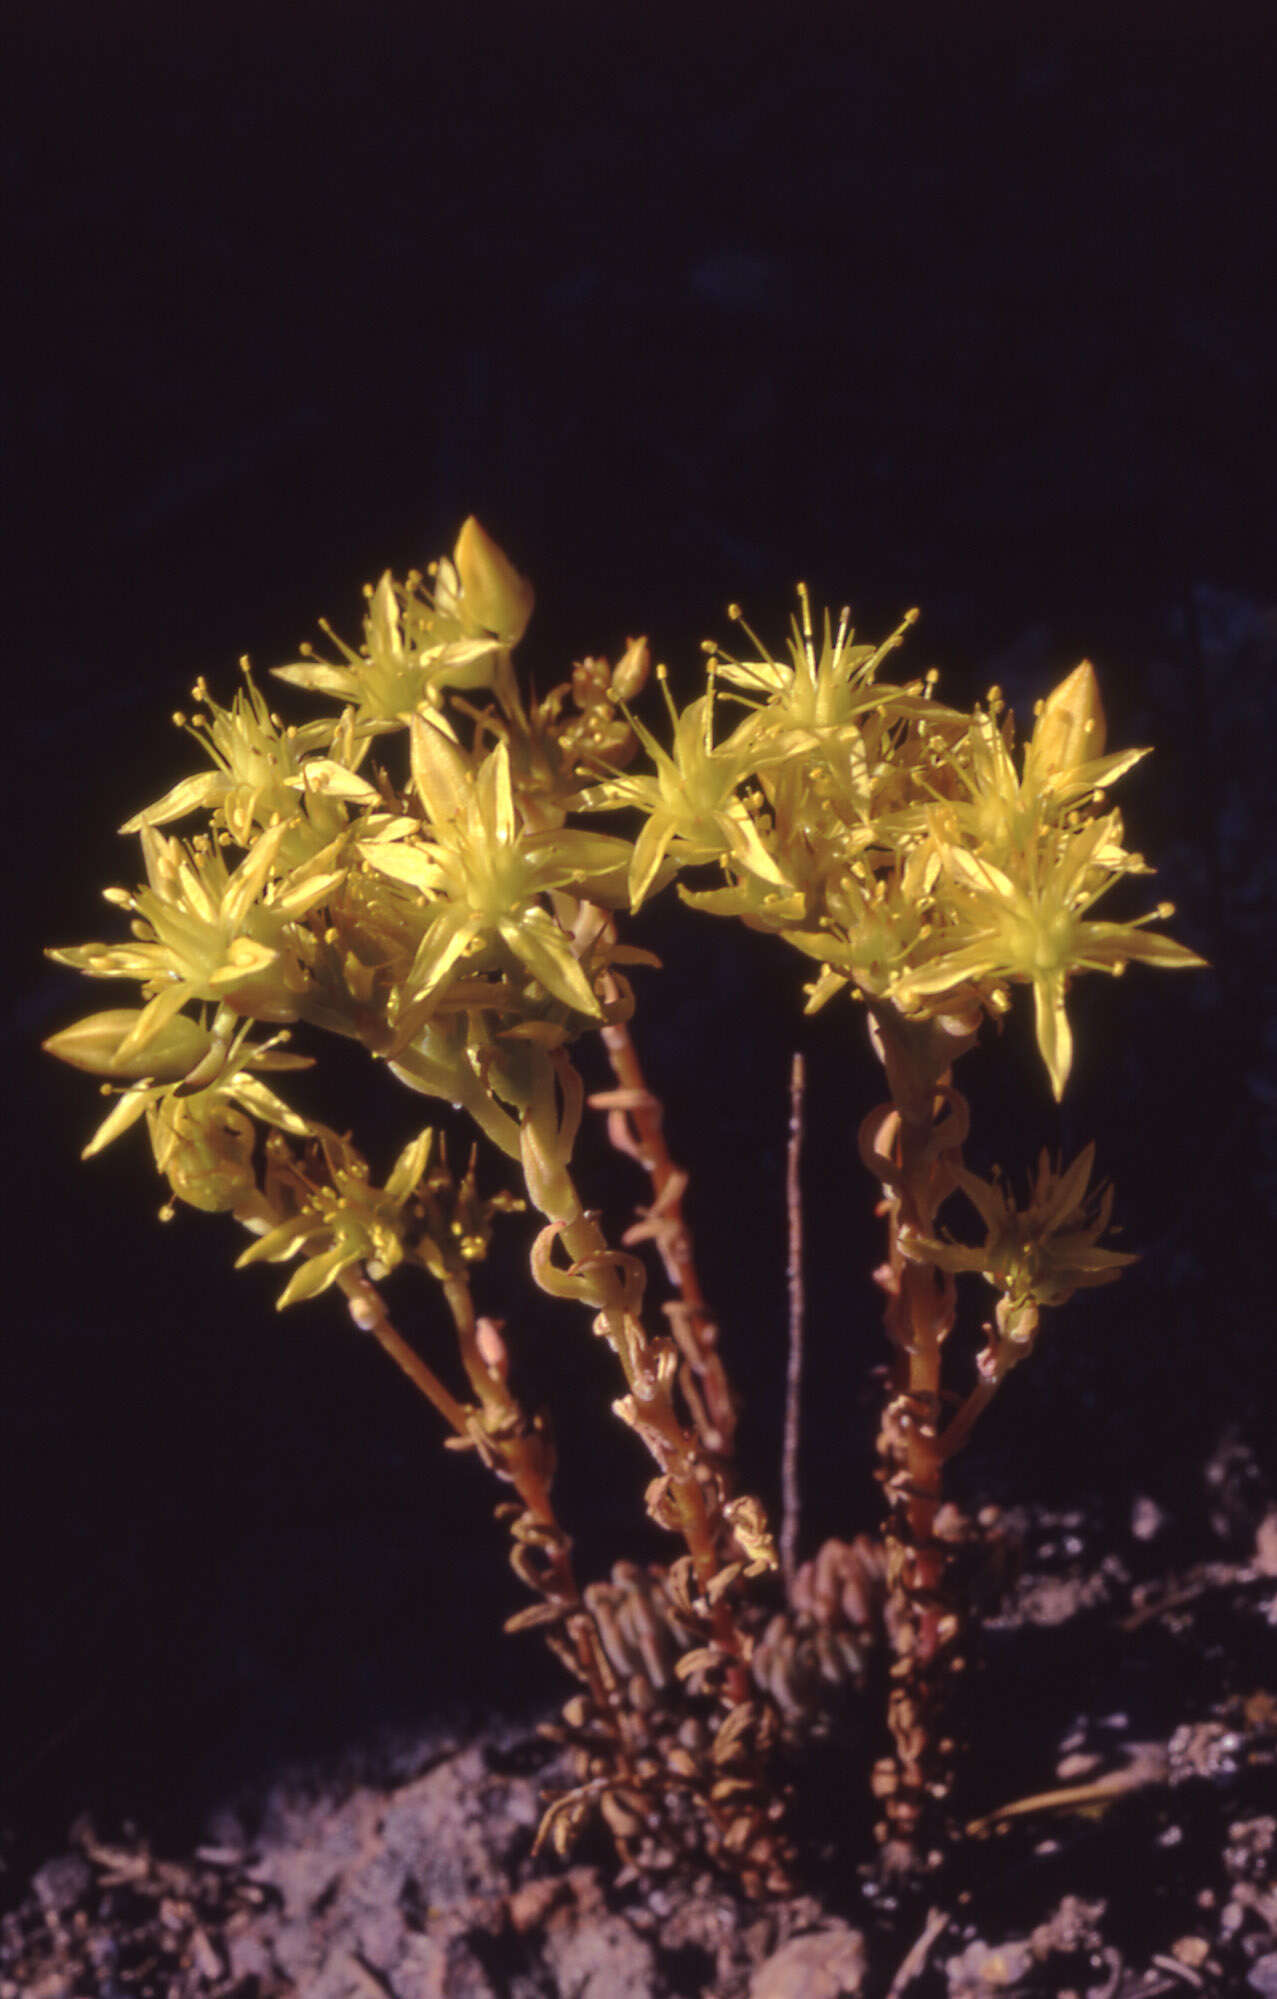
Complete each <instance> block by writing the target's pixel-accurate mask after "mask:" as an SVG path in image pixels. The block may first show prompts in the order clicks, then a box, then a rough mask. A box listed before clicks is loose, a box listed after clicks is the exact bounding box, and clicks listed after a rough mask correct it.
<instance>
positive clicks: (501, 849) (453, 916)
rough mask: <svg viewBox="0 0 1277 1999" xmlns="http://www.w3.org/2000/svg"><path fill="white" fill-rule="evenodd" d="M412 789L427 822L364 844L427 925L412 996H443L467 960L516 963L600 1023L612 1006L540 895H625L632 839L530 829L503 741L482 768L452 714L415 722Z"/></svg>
mask: <svg viewBox="0 0 1277 1999" xmlns="http://www.w3.org/2000/svg"><path fill="white" fill-rule="evenodd" d="M411 736H412V771H413V787H414V790H415V792H416V794H417V798H418V800H419V801H420V804H421V807H422V810H423V812H424V815H425V827H424V828H423V827H422V825H421V824H420V823H419V822H418V821H416V820H413V819H409V818H395V819H391V820H389V821H388V822H386V824H385V825H384V826H381V827H377V828H374V830H373V831H372V832H371V833H370V834H369V836H368V838H366V839H364V840H361V841H360V842H359V852H360V855H361V857H362V859H363V860H364V862H365V863H366V864H367V866H368V867H370V868H372V869H375V870H376V871H377V872H378V873H380V874H383V875H389V876H390V877H391V879H392V880H394V881H397V882H402V883H404V884H405V885H406V886H408V887H409V888H412V889H415V890H417V891H418V892H419V894H420V895H421V897H422V898H423V906H424V909H425V911H426V916H427V923H426V929H425V934H424V935H423V937H422V939H421V942H420V945H419V947H418V949H417V952H416V956H415V958H414V960H413V962H412V965H411V967H410V968H409V969H408V971H407V973H406V974H405V976H404V979H403V981H402V989H403V998H404V999H405V1000H407V999H411V1000H412V1001H414V1002H415V1001H419V1000H422V999H424V998H427V997H428V996H429V995H430V994H432V993H434V992H436V991H437V990H439V988H440V987H442V985H443V983H444V981H445V980H446V979H447V977H448V975H449V973H450V972H451V971H452V969H453V967H454V966H455V965H456V964H457V963H458V961H459V960H461V959H462V958H466V957H468V958H475V957H479V956H480V955H481V954H483V953H493V954H495V956H494V959H493V962H494V964H495V965H496V966H497V968H500V967H501V966H502V964H503V963H504V964H508V962H509V960H510V959H513V960H514V961H515V963H516V964H517V965H518V966H520V967H521V968H522V970H523V971H524V972H525V973H528V974H530V975H531V976H532V978H534V979H536V980H537V981H538V983H539V984H540V985H541V986H543V987H544V988H545V990H546V992H547V993H549V994H550V995H551V996H552V997H553V998H554V999H556V1000H558V1001H560V1002H561V1003H562V1004H563V1005H564V1006H567V1007H571V1008H573V1009H574V1010H575V1011H576V1012H578V1013H584V1014H588V1015H589V1016H591V1018H593V1019H596V1020H597V1019H598V1018H600V1017H601V1013H602V1008H601V1007H600V1004H599V1001H598V1000H597V998H596V997H595V994H594V992H593V990H592V988H591V986H590V983H589V980H588V979H587V978H586V975H585V973H584V971H583V970H582V968H581V965H580V962H579V961H578V959H577V957H576V955H575V954H574V952H573V949H572V941H571V939H570V938H569V936H568V934H567V932H566V931H565V930H564V929H563V928H562V927H561V926H560V925H559V923H558V922H556V920H555V918H554V916H553V915H552V914H551V912H550V910H549V909H548V908H547V907H546V906H545V903H544V901H543V900H542V898H543V897H544V896H545V895H546V894H547V893H548V892H549V891H551V890H554V889H560V888H569V889H571V890H572V891H573V892H574V893H577V894H579V895H581V896H583V897H586V898H588V900H590V901H591V902H600V903H604V904H605V905H611V906H615V905H616V903H617V902H618V901H620V900H621V899H622V898H623V895H624V888H623V883H624V876H625V870H626V868H627V866H628V863H629V859H630V848H629V845H628V843H627V842H626V841H624V840H616V839H611V838H609V837H608V836H607V835H606V834H601V833H585V832H580V831H576V830H574V829H573V828H570V827H556V828H552V829H546V830H542V831H529V830H527V828H526V827H524V826H523V825H522V824H521V823H520V816H519V813H518V810H517V808H516V804H515V798H514V792H513V788H512V786H511V782H510V753H509V748H508V745H507V743H506V742H505V740H504V739H503V740H502V741H501V742H499V743H498V744H497V745H496V747H495V748H494V749H492V750H491V751H489V753H488V754H487V756H486V757H484V758H483V760H482V762H481V763H479V765H478V766H477V768H476V767H475V766H474V765H473V764H472V762H471V760H470V759H469V758H468V757H467V756H466V755H465V753H464V752H463V751H462V749H461V747H460V745H459V743H457V741H456V740H455V738H454V736H453V735H452V733H451V731H450V729H449V727H448V725H447V723H446V722H444V721H443V720H442V719H440V718H438V717H435V716H433V715H431V714H429V713H427V712H424V711H420V712H418V713H417V714H415V715H414V716H413V719H412V728H411Z"/></svg>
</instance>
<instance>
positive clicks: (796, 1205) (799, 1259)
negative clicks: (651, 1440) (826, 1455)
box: [780, 1053, 807, 1594]
mask: <svg viewBox="0 0 1277 1999" xmlns="http://www.w3.org/2000/svg"><path fill="white" fill-rule="evenodd" d="M806 1085H807V1071H806V1064H805V1063H804V1061H803V1058H802V1056H801V1054H798V1053H795V1055H794V1059H793V1063H792V1065H791V1067H790V1071H789V1149H788V1152H787V1154H786V1158H785V1212H786V1216H787V1218H788V1225H789V1258H788V1278H789V1353H788V1357H787V1362H786V1367H785V1430H784V1440H783V1443H782V1445H781V1457H780V1509H781V1510H780V1573H781V1576H782V1577H783V1579H784V1583H785V1591H786V1594H789V1593H790V1592H791V1591H792V1589H793V1582H794V1576H795V1573H796V1571H797V1566H798V1527H799V1519H800V1512H801V1498H800V1493H799V1486H798V1456H799V1441H800V1437H801V1432H802V1384H803V1329H804V1319H805V1314H806V1296H805V1286H804V1282H803V1192H802V1177H801V1171H800V1169H801V1165H802V1152H803V1102H804V1097H805V1094H806Z"/></svg>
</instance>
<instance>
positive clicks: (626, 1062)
mask: <svg viewBox="0 0 1277 1999" xmlns="http://www.w3.org/2000/svg"><path fill="white" fill-rule="evenodd" d="M604 991H605V997H608V998H614V997H615V996H616V993H615V981H614V980H611V979H609V980H608V981H607V982H605V988H604ZM599 1038H600V1040H601V1041H602V1043H603V1046H604V1047H605V1048H606V1050H607V1054H608V1060H609V1061H610V1062H611V1064H612V1073H613V1075H614V1076H615V1077H616V1085H617V1086H616V1088H615V1089H614V1090H598V1091H596V1092H594V1094H593V1095H592V1096H591V1097H590V1100H589V1101H590V1106H591V1109H593V1110H601V1111H606V1113H607V1127H608V1135H609V1137H610V1138H611V1140H612V1143H613V1145H615V1146H616V1147H617V1149H618V1150H619V1151H621V1152H627V1153H629V1155H630V1156H631V1157H632V1158H634V1159H636V1160H637V1161H638V1162H639V1164H640V1165H641V1166H642V1167H643V1169H644V1171H645V1172H646V1173H647V1174H648V1176H649V1178H650V1180H651V1182H652V1194H653V1199H652V1204H651V1206H650V1207H648V1208H644V1209H641V1210H640V1219H639V1221H638V1222H637V1223H636V1224H635V1225H634V1226H633V1227H631V1228H629V1229H627V1230H626V1232H625V1234H624V1235H623V1236H622V1238H621V1240H622V1242H623V1243H624V1244H625V1245H626V1246H627V1247H628V1246H630V1245H632V1244H634V1243H638V1242H645V1241H651V1242H653V1243H655V1245H656V1248H657V1251H658V1253H659V1255H660V1258H661V1261H662V1263H663V1264H664V1266H665V1273H666V1276H667V1277H668V1278H669V1281H670V1283H671V1284H672V1285H673V1286H674V1287H675V1289H676V1290H677V1292H678V1297H677V1299H672V1300H670V1301H669V1302H668V1303H667V1304H666V1305H665V1306H664V1307H663V1310H664V1312H665V1315H666V1317H667V1318H668V1319H669V1322H670V1325H671V1327H672V1329H673V1333H674V1338H675V1340H676V1341H677V1342H678V1347H679V1351H680V1352H681V1354H682V1356H683V1361H684V1367H683V1371H682V1374H681V1377H680V1384H679V1385H680V1387H681V1389H682V1392H683V1397H684V1400H685V1401H686V1403H687V1406H688V1409H689V1410H690V1412H691V1415H692V1419H693V1421H694V1422H695V1424H696V1428H697V1432H698V1434H699V1436H700V1439H701V1442H702V1444H703V1445H704V1447H705V1449H706V1450H707V1451H708V1452H709V1453H710V1454H711V1456H712V1457H713V1458H714V1460H715V1462H716V1463H717V1464H718V1465H719V1468H720V1470H722V1471H724V1473H726V1471H727V1468H728V1467H729V1466H730V1463H731V1459H732V1452H733V1447H734V1444H735V1440H736V1404H735V1401H734V1399H733V1396H732V1391H731V1386H730V1384H729V1382H728V1379H727V1374H726V1372H725V1370H724V1367H723V1362H722V1357H721V1355H720V1354H719V1351H718V1327H717V1325H716V1324H715V1321H714V1317H713V1314H712V1313H711V1311H710V1309H709V1306H708V1305H707V1304H706V1302H705V1294H704V1292H703V1291H702V1289H701V1281H700V1276H699V1273H698V1271H697V1268H696V1257H695V1252H694V1250H693V1246H692V1235H691V1230H690V1229H689V1228H688V1226H687V1222H686V1220H685V1219H684V1216H683V1193H684V1190H685V1188H686V1186H687V1174H686V1173H685V1172H684V1170H683V1168H682V1167H680V1166H676V1165H675V1163H674V1161H673V1160H672V1159H671V1157H670V1152H669V1147H668V1146H667V1145H666V1143H665V1131H664V1119H663V1115H662V1110H661V1103H660V1099H659V1098H658V1097H655V1096H653V1094H652V1091H651V1089H650V1088H649V1086H648V1083H647V1079H646V1077H645V1076H644V1074H643V1068H642V1064H641V1062H640V1061H639V1055H638V1050H637V1049H636V1048H635V1046H634V1040H633V1037H632V1035H631V1034H630V1030H629V1026H628V1024H627V1022H625V1021H624V1020H617V1021H614V1022H612V1023H610V1024H609V1025H608V1026H606V1027H603V1028H601V1029H600V1030H599Z"/></svg>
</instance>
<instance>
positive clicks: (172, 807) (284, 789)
mask: <svg viewBox="0 0 1277 1999" xmlns="http://www.w3.org/2000/svg"><path fill="white" fill-rule="evenodd" d="M240 665H241V667H242V669H243V673H244V686H243V687H242V688H241V690H240V692H239V693H238V694H236V696H235V698H234V700H233V701H232V703H231V705H230V707H229V708H223V707H222V706H221V705H220V704H219V703H218V702H216V701H215V700H214V699H213V697H212V695H211V694H210V693H209V691H208V685H207V683H206V682H205V681H203V680H197V681H196V683H195V686H194V687H193V688H192V690H191V692H192V695H193V697H194V698H195V700H197V701H199V702H200V703H201V704H202V705H203V707H204V708H205V709H206V711H207V712H206V713H205V714H198V713H197V714H195V715H194V716H193V717H191V719H190V720H189V721H188V719H187V717H186V716H185V715H182V714H178V715H175V716H174V718H173V719H174V721H175V722H176V723H177V724H178V726H179V727H180V728H184V729H186V730H187V731H188V733H189V734H191V735H192V736H194V737H195V740H196V741H197V742H198V743H199V745H200V748H201V749H202V750H203V751H204V753H205V755H206V756H208V757H209V758H211V760H212V762H213V764H214V769H212V770H210V771H202V772H200V773H198V774H197V775H196V776H194V777H184V778H183V779H182V780H181V782H180V783H179V784H175V785H174V786H173V787H172V789H171V790H169V791H166V792H165V793H164V796H163V797H162V798H158V799H156V801H155V803H154V804H153V805H148V806H147V807H146V809H145V811H143V812H136V813H134V815H133V817H132V818H131V819H127V820H126V821H125V822H124V824H123V826H121V828H120V831H121V833H140V832H141V831H142V828H143V826H145V825H151V826H167V825H168V824H169V823H170V821H171V820H174V819H183V818H185V817H186V815H187V813H189V812H195V811H197V810H202V811H205V812H208V813H210V814H215V815H217V816H218V817H220V819H221V822H222V824H223V825H224V826H225V827H226V829H227V831H228V832H229V833H230V834H231V837H232V838H233V839H234V840H235V841H236V843H237V844H238V845H239V846H241V847H247V846H248V845H249V844H250V842H251V841H252V838H253V832H254V828H255V827H256V828H261V827H265V826H267V825H269V823H270V821H271V820H272V819H273V818H281V819H291V818H292V817H293V815H294V814H295V813H296V811H297V800H296V798H295V797H294V796H293V794H292V792H291V791H290V790H289V781H290V779H294V778H297V777H298V776H299V774H300V772H301V770H302V767H303V760H304V756H305V754H306V752H307V751H310V750H313V749H315V748H316V747H318V746H319V745H320V744H322V743H326V742H328V740H329V739H330V738H331V736H332V733H333V725H332V724H331V723H329V722H318V723H311V724H310V725H309V726H308V727H307V728H302V729H297V728H288V729H286V728H284V727H283V726H282V725H281V724H280V722H279V718H278V717H277V716H275V715H272V714H271V712H270V710H269V709H268V707H267V705H266V702H265V700H264V699H263V697H262V693H261V690H260V689H259V688H258V687H257V686H256V684H255V683H254V681H253V677H252V673H251V671H250V669H249V665H248V661H247V660H241V662H240ZM343 823H344V822H343V820H342V819H341V817H340V816H339V815H336V814H333V815H332V817H331V823H330V824H328V825H326V826H321V827H320V828H319V829H318V837H317V838H316V840H314V841H313V842H312V845H316V846H323V845H326V844H327V842H328V841H329V840H332V839H334V838H335V837H336V836H337V834H338V833H339V832H340V831H341V828H342V824H343Z"/></svg>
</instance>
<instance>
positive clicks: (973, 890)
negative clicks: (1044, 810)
mask: <svg viewBox="0 0 1277 1999" xmlns="http://www.w3.org/2000/svg"><path fill="white" fill-rule="evenodd" d="M936 825H937V835H936V838H937V847H938V850H939V852H940V856H941V860H942V863H943V865H944V869H945V872H946V875H947V885H946V888H945V891H944V894H943V897H942V898H938V900H940V901H941V902H942V906H943V909H944V912H945V914H946V915H947V916H948V917H949V919H950V921H951V925H952V934H953V936H954V939H955V942H954V944H953V947H952V948H947V949H943V948H942V950H941V952H940V955H939V956H938V957H937V958H936V959H935V960H934V961H933V962H932V963H930V964H927V965H924V966H922V967H920V968H918V969H916V970H911V971H909V972H907V973H906V974H905V975H904V977H903V978H902V980H901V982H900V985H899V987H898V989H897V992H896V993H895V994H894V995H893V997H895V998H897V999H898V1000H899V1001H900V1003H901V1004H902V1005H904V1006H905V1007H906V1008H908V1007H909V1006H910V1005H911V1004H916V1002H917V1001H918V1000H920V999H923V998H926V997H928V996H931V997H934V996H937V995H944V994H946V993H948V992H949V991H950V990H951V989H953V988H955V987H958V986H961V985H964V984H969V983H972V982H975V983H988V982H994V983H997V982H1001V981H1006V980H1014V981H1017V982H1020V983H1022V984H1027V985H1031V986H1032V988H1033V997H1034V1009H1035V1026H1036V1032H1037V1039H1038V1046H1039V1048H1040V1050H1041V1052H1042V1059H1043V1061H1044V1062H1045V1064H1046V1067H1047V1072H1048V1074H1049V1076H1050V1078H1051V1087H1052V1089H1053V1091H1054V1093H1055V1095H1056V1097H1057V1098H1058V1097H1060V1096H1062V1095H1063V1092H1064V1085H1065V1082H1066V1081H1067V1079H1068V1073H1069V1069H1070V1066H1071V1064H1072V1059H1073V1040H1072V1035H1071V1032H1070V1029H1069V1022H1068V1015H1067V1012H1066V1009H1065V994H1066V992H1067V989H1068V982H1069V979H1070V978H1071V977H1072V976H1073V975H1074V974H1075V973H1078V972H1110V973H1113V974H1119V973H1121V972H1124V971H1125V970H1126V967H1127V965H1128V964H1129V963H1130V962H1131V961H1132V960H1137V961H1140V962H1142V963H1144V964H1147V965H1160V966H1163V967H1165V968H1167V969H1172V970H1177V969H1186V968H1187V967H1189V966H1194V965H1202V964H1204V963H1205V960H1204V959H1202V958H1199V957H1198V956H1197V953H1196V952H1195V951H1190V950H1189V949H1188V948H1187V947H1186V946H1185V945H1183V944H1177V943H1175V942H1174V941H1173V939H1171V938H1169V937H1163V936H1160V935H1158V934H1157V933H1156V932H1152V931H1148V930H1145V929H1144V927H1143V926H1144V924H1146V923H1150V922H1152V921H1154V920H1155V919H1156V918H1158V917H1167V916H1170V915H1173V914H1174V911H1173V908H1172V906H1171V905H1170V904H1169V903H1161V904H1159V905H1158V907H1157V908H1156V909H1155V910H1152V911H1150V912H1149V913H1148V914H1147V915H1146V916H1142V917H1136V918H1135V919H1134V920H1133V921H1131V922H1128V923H1103V922H1095V921H1093V920H1092V919H1091V918H1090V917H1089V916H1088V914H1087V912H1088V911H1089V910H1090V909H1091V908H1092V907H1093V906H1094V905H1095V903H1096V902H1098V901H1099V899H1100V897H1101V896H1102V895H1104V894H1105V893H1106V892H1107V891H1108V890H1109V889H1110V888H1111V887H1112V885H1113V883H1114V881H1116V880H1117V879H1119V878H1120V876H1121V875H1123V874H1124V873H1127V872H1129V869H1128V867H1127V865H1126V864H1127V862H1128V861H1129V858H1130V857H1129V856H1127V855H1125V853H1124V852H1123V850H1122V848H1121V845H1120V839H1119V837H1118V833H1119V828H1120V821H1119V819H1118V815H1117V814H1116V813H1110V814H1106V815H1104V816H1102V817H1100V818H1096V819H1092V820H1090V821H1089V822H1077V823H1074V824H1073V825H1071V826H1065V827H1062V828H1061V829H1060V830H1059V832H1058V834H1057V835H1056V837H1055V840H1054V844H1053V845H1052V846H1049V847H1048V846H1047V845H1046V843H1045V842H1042V843H1038V844H1036V845H1034V846H1031V847H1030V848H1029V849H1028V851H1027V853H1022V854H1021V856H1020V857H1019V858H1020V864H1021V868H1022V872H1021V873H1020V874H1019V875H1018V877H1017V878H1015V879H1013V878H1012V876H1011V875H1010V874H1009V873H1007V872H1005V871H1004V869H1003V868H1001V867H998V866H997V865H996V864H995V863H994V862H993V861H991V860H989V859H987V858H986V857H985V856H984V855H983V854H981V853H978V852H972V851H971V850H970V849H969V848H967V847H964V846H959V845H956V844H954V843H952V842H951V841H950V840H949V839H947V838H946V837H945V836H944V833H943V830H942V822H941V821H939V820H937V822H936ZM1044 849H1045V851H1044ZM954 919H956V921H955V920H954Z"/></svg>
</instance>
